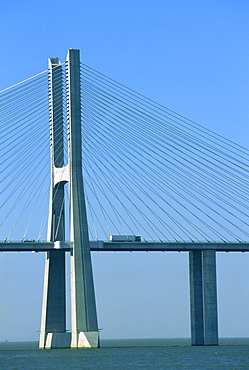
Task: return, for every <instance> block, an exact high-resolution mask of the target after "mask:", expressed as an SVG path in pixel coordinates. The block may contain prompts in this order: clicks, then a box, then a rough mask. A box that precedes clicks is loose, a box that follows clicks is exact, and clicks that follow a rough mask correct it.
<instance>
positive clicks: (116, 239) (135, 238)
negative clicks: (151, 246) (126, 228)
mask: <svg viewBox="0 0 249 370" xmlns="http://www.w3.org/2000/svg"><path fill="white" fill-rule="evenodd" d="M110 242H112V243H135V242H136V243H137V242H138V243H140V242H141V236H139V235H110Z"/></svg>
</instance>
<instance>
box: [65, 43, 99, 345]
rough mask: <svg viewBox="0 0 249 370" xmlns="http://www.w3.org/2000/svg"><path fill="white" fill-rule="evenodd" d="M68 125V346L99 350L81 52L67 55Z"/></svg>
mask: <svg viewBox="0 0 249 370" xmlns="http://www.w3.org/2000/svg"><path fill="white" fill-rule="evenodd" d="M67 102H68V124H69V176H70V181H69V184H70V240H71V241H73V242H74V244H73V249H72V252H71V257H70V261H71V312H72V341H71V347H76V348H79V347H98V346H99V333H98V323H97V313H96V303H95V294H94V284H93V273H92V263H91V254H90V243H89V235H88V224H87V215H86V206H85V195H84V187H83V174H82V141H81V135H82V133H81V96H80V52H79V50H73V49H70V50H69V51H68V56H67Z"/></svg>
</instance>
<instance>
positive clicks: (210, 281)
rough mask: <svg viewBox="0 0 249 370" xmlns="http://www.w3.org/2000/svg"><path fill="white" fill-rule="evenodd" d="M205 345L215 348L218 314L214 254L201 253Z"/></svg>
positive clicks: (212, 252) (216, 343) (209, 252)
mask: <svg viewBox="0 0 249 370" xmlns="http://www.w3.org/2000/svg"><path fill="white" fill-rule="evenodd" d="M202 253H203V288H204V327H205V345H206V346H217V345H218V344H219V342H218V314H217V285H216V252H215V251H203V252H202Z"/></svg>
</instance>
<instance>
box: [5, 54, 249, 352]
mask: <svg viewBox="0 0 249 370" xmlns="http://www.w3.org/2000/svg"><path fill="white" fill-rule="evenodd" d="M0 104H1V112H2V114H1V130H2V133H3V136H2V137H3V141H2V144H1V147H2V148H1V149H2V154H1V174H2V175H1V221H0V222H1V224H0V240H1V241H2V242H1V243H0V250H1V251H17V250H18V251H25V250H26V251H27V250H32V251H46V252H47V259H46V267H45V281H44V298H43V309H42V323H41V335H40V347H42V348H44V347H46V348H51V347H52V348H56V347H85V346H91V347H97V346H98V324H97V315H96V305H95V298H94V288H93V277H92V269H91V254H90V251H91V250H92V251H94V250H98V251H116V250H119V251H126V250H127V251H128V250H129V251H138V250H139V251H158V250H159V251H161V250H162V251H189V269H190V302H191V336H192V344H193V345H217V344H218V322H217V293H216V267H215V253H216V251H248V250H249V244H248V240H249V238H248V228H247V226H248V209H247V208H248V202H247V199H248V197H247V193H248V189H247V188H248V174H247V170H248V150H247V149H245V148H242V147H241V146H239V145H236V144H235V143H233V142H231V141H229V140H226V139H225V138H223V137H221V136H219V135H217V134H215V133H214V132H211V131H209V130H207V129H205V128H204V127H201V126H199V125H198V124H196V123H195V122H192V121H190V120H188V119H186V118H185V117H183V116H180V115H178V114H177V113H175V112H173V111H171V110H168V109H166V108H165V107H163V106H161V105H159V104H157V103H156V102H154V101H151V100H150V99H148V98H146V97H144V96H142V95H140V94H138V93H136V92H135V91H132V90H130V89H128V88H127V87H125V86H123V85H121V84H119V83H117V82H116V81H113V80H111V79H110V78H108V77H106V76H104V75H102V74H101V73H99V72H97V71H95V70H93V69H91V68H90V67H88V66H86V65H84V64H82V63H81V62H80V59H79V52H78V51H77V50H69V53H68V58H67V61H66V63H64V64H61V63H60V61H59V60H58V59H57V58H55V59H53V58H52V59H50V60H49V69H48V70H47V71H44V72H43V73H40V74H39V75H36V76H34V77H32V78H30V79H28V80H26V81H24V82H22V83H20V84H17V85H15V86H13V87H11V88H9V89H6V90H4V91H2V92H1V102H0ZM49 143H50V145H49ZM83 179H84V186H83ZM48 209H49V212H48ZM110 236H113V238H112V239H111V241H110ZM135 236H137V239H135ZM89 239H90V240H89ZM135 240H137V241H135ZM67 251H69V252H70V255H71V257H70V259H71V307H72V333H67V332H66V328H65V317H66V312H65V305H66V303H65V301H66V298H65V252H67Z"/></svg>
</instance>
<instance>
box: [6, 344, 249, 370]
mask: <svg viewBox="0 0 249 370" xmlns="http://www.w3.org/2000/svg"><path fill="white" fill-rule="evenodd" d="M220 344H221V345H220V346H219V347H191V346H190V345H189V340H188V339H186V340H185V339H119V340H102V341H101V348H99V349H80V350H75V349H68V350H39V349H37V346H38V343H37V342H8V343H0V369H18V370H19V369H101V370H102V369H103V370H105V369H108V370H109V369H115V370H119V369H131V370H132V369H181V370H187V369H198V370H205V369H208V370H213V369H214V370H216V369H221V370H235V369H236V370H243V369H246V370H248V369H249V338H237V339H221V340H220Z"/></svg>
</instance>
